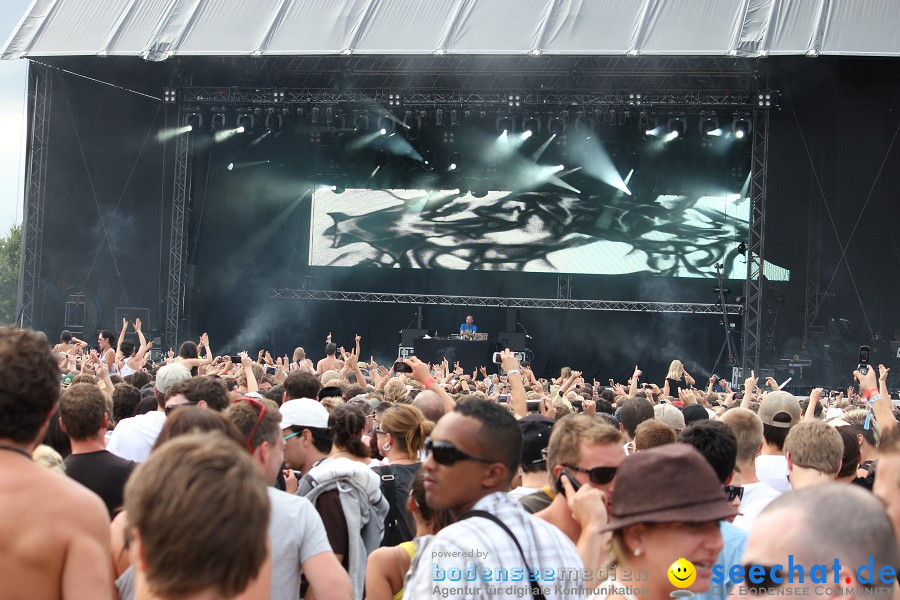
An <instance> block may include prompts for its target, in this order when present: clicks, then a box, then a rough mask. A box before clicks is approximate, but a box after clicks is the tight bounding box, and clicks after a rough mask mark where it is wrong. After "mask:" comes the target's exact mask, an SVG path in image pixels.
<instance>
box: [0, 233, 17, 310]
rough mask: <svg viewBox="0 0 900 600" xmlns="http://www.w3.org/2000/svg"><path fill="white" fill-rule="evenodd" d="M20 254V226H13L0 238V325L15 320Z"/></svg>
mask: <svg viewBox="0 0 900 600" xmlns="http://www.w3.org/2000/svg"><path fill="white" fill-rule="evenodd" d="M21 253H22V226H21V225H13V226H12V227H10V229H9V233H7V234H6V236H5V237H2V238H0V323H3V324H10V323H12V322H14V321H15V320H16V295H17V294H18V291H19V256H20V255H21Z"/></svg>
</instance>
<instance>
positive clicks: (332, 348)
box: [316, 332, 362, 375]
mask: <svg viewBox="0 0 900 600" xmlns="http://www.w3.org/2000/svg"><path fill="white" fill-rule="evenodd" d="M361 339H362V338H361V337H360V336H358V335H357V336H356V355H357V356H359V342H360V340H361ZM325 342H326V343H325V358H323V359H322V360H320V361H319V364H317V365H316V374H317V375H321V374H322V373H324V372H325V371H340V370H341V369H343V368H344V361H342V360H341V359H339V358H337V357H335V353H336V352H337V351H338V347H337V344H335V343H334V342H332V341H331V332H329V333H328V337H327V338H325ZM341 352H343V348H342V349H341Z"/></svg>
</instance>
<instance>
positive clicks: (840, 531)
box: [744, 483, 900, 597]
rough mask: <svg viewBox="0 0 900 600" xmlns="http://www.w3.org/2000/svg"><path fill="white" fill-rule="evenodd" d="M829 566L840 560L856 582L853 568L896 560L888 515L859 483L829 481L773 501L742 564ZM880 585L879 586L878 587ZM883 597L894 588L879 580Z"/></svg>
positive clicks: (754, 532)
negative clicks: (789, 561) (870, 561)
mask: <svg viewBox="0 0 900 600" xmlns="http://www.w3.org/2000/svg"><path fill="white" fill-rule="evenodd" d="M789 555H793V556H794V564H803V565H812V564H831V563H833V562H834V560H835V559H838V560H839V562H840V564H841V565H842V569H848V575H851V576H852V580H853V581H855V578H856V575H855V572H854V573H850V572H849V571H855V569H856V568H857V567H859V566H860V565H868V563H869V559H870V557H874V566H875V573H878V572H879V571H880V569H881V568H882V567H883V566H888V565H890V566H895V565H897V564H900V563H898V561H900V555H898V550H897V541H896V539H895V538H894V534H893V528H892V527H891V523H890V521H889V520H888V516H887V514H886V513H885V511H884V508H882V506H881V504H880V503H879V502H878V500H877V499H876V498H875V497H874V496H873V495H872V494H870V493H869V492H867V491H866V490H864V489H862V488H861V487H859V486H854V485H841V484H837V483H831V484H827V485H822V486H818V487H815V488H807V489H804V490H797V491H792V492H789V493H787V494H784V495H782V496H779V497H778V498H776V499H775V500H773V501H772V502H771V503H770V504H769V505H768V506H767V507H766V508H765V509H764V510H763V512H762V513H761V514H760V516H759V519H758V520H757V521H756V523H755V525H754V527H753V529H752V530H751V532H750V536H749V538H748V539H747V549H746V552H745V554H744V562H747V563H754V564H761V565H767V564H768V565H771V564H787V562H786V561H787V559H788V556H789ZM878 586H881V587H880V588H878ZM875 587H876V588H878V589H879V593H881V595H882V596H883V597H890V594H891V592H892V589H893V586H890V585H885V584H881V583H880V582H877V578H876V584H875Z"/></svg>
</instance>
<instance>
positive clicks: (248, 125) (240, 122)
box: [235, 113, 255, 133]
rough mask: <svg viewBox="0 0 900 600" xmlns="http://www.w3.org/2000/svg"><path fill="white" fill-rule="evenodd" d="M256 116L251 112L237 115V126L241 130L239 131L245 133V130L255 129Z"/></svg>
mask: <svg viewBox="0 0 900 600" xmlns="http://www.w3.org/2000/svg"><path fill="white" fill-rule="evenodd" d="M254 121H255V119H254V117H253V115H252V114H250V113H239V114H238V117H237V123H236V124H235V127H236V128H237V129H239V130H240V131H239V132H238V133H244V132H245V131H253V124H254Z"/></svg>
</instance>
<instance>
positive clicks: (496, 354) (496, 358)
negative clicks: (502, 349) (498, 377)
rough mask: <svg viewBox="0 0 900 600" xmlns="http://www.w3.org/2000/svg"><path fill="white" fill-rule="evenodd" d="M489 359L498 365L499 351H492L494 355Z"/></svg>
mask: <svg viewBox="0 0 900 600" xmlns="http://www.w3.org/2000/svg"><path fill="white" fill-rule="evenodd" d="M491 360H493V361H494V364H495V365H499V364H500V353H499V352H494V357H493V359H491Z"/></svg>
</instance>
